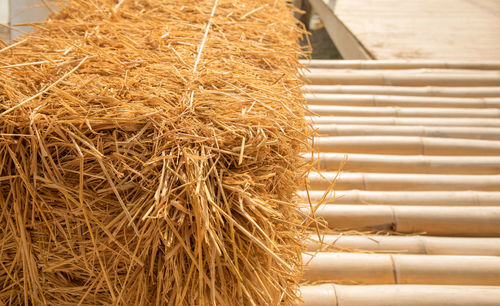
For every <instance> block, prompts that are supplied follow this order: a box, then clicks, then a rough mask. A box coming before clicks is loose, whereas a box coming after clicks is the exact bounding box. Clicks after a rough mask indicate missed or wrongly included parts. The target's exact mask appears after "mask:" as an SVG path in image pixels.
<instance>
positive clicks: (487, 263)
mask: <svg viewBox="0 0 500 306" xmlns="http://www.w3.org/2000/svg"><path fill="white" fill-rule="evenodd" d="M303 260H304V279H306V280H308V281H330V282H335V281H342V282H345V283H359V284H429V285H486V286H489V285H495V286H498V285H500V277H498V276H499V275H500V257H497V256H449V255H407V254H360V253H330V252H320V253H316V254H314V255H308V254H303Z"/></svg>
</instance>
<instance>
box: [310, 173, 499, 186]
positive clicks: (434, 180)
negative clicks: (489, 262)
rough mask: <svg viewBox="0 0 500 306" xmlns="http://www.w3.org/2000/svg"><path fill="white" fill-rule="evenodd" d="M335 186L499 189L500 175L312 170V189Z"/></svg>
mask: <svg viewBox="0 0 500 306" xmlns="http://www.w3.org/2000/svg"><path fill="white" fill-rule="evenodd" d="M336 178H337V180H336V182H335V190H347V189H358V190H386V191H387V190H401V191H403V190H407V191H423V190H442V191H447V190H450V191H451V190H479V191H498V190H499V189H500V175H498V174H492V175H474V174H468V175H463V174H462V175H461V174H421V173H419V174H408V173H364V172H342V173H340V174H339V173H337V172H336V171H327V172H319V173H318V172H311V173H310V174H309V176H308V182H309V188H310V189H311V190H326V189H328V187H329V186H330V185H331V184H332V182H333V181H334V180H335V179H336Z"/></svg>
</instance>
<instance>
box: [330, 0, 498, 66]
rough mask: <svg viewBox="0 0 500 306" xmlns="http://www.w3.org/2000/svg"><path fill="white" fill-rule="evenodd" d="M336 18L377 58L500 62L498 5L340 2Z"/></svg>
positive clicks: (443, 0)
mask: <svg viewBox="0 0 500 306" xmlns="http://www.w3.org/2000/svg"><path fill="white" fill-rule="evenodd" d="M335 13H336V14H337V16H338V17H339V19H340V20H341V21H342V22H343V23H344V24H345V25H346V27H347V28H349V30H350V31H352V33H353V34H354V35H355V36H356V37H357V38H358V39H359V40H360V41H361V43H362V44H363V45H364V46H365V47H366V48H367V49H368V50H369V52H370V53H371V54H373V55H374V56H375V58H377V59H438V60H499V59H500V35H499V33H500V4H499V2H498V1H491V0H486V1H485V0H483V1H479V0H440V1H435V0H419V1H409V0H406V1H401V0H338V1H337V3H336V6H335Z"/></svg>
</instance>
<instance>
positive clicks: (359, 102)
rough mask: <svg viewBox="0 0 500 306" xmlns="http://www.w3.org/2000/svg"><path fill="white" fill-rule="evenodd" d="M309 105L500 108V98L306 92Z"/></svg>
mask: <svg viewBox="0 0 500 306" xmlns="http://www.w3.org/2000/svg"><path fill="white" fill-rule="evenodd" d="M304 96H305V98H306V101H307V103H308V104H309V105H345V106H401V107H432V108H434V107H455V108H457V107H458V108H499V107H500V98H449V97H411V96H386V95H383V96H381V95H358V94H319V93H317V94H305V95H304Z"/></svg>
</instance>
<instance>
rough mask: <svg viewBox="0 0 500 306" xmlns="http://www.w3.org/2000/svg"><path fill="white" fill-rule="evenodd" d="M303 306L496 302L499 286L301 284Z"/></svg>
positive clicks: (491, 305) (489, 304) (466, 305)
mask: <svg viewBox="0 0 500 306" xmlns="http://www.w3.org/2000/svg"><path fill="white" fill-rule="evenodd" d="M300 290H301V292H302V297H303V299H304V306H401V305H404V306H453V305H462V306H477V305H482V306H496V305H498V301H499V300H500V288H499V287H498V286H458V285H454V286H447V285H355V286H353V285H338V284H322V285H314V286H302V287H301V288H300Z"/></svg>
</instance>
